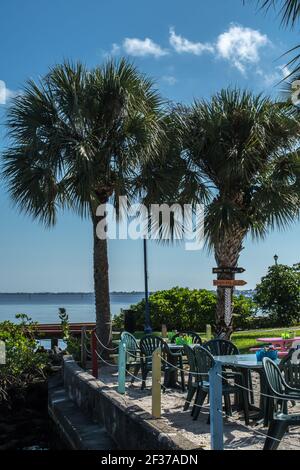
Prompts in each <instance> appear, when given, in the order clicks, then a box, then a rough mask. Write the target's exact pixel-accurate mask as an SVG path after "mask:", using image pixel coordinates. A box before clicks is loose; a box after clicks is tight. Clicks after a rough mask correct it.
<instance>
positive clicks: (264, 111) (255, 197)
mask: <svg viewBox="0 0 300 470" xmlns="http://www.w3.org/2000/svg"><path fill="white" fill-rule="evenodd" d="M173 122H175V128H177V129H178V132H177V136H179V137H178V138H179V139H180V140H181V148H180V156H181V160H182V164H181V169H182V181H183V180H184V178H186V171H187V169H188V179H187V185H188V189H190V188H192V189H193V193H194V195H193V198H192V199H195V197H196V200H197V201H199V200H202V201H204V202H205V203H206V208H205V221H204V234H205V241H206V245H207V247H208V248H209V249H210V250H212V251H214V255H215V260H216V263H217V266H218V267H232V268H233V267H237V265H238V261H239V257H240V254H241V251H242V249H243V243H244V241H245V238H246V236H247V235H248V234H250V235H252V236H253V237H254V238H260V237H261V238H264V237H266V235H267V233H268V232H269V231H270V230H271V229H274V228H275V227H280V228H283V227H286V226H288V225H289V224H290V223H291V222H292V221H294V220H295V218H296V217H298V216H299V207H300V158H299V153H298V152H297V151H296V150H295V149H296V148H297V147H296V146H297V143H298V139H299V125H298V122H297V121H296V120H295V119H294V118H293V117H292V116H290V115H289V114H288V113H287V111H286V109H285V108H284V107H283V105H282V104H276V103H273V102H271V101H270V100H269V99H268V98H264V97H262V96H254V95H253V94H251V93H248V92H241V91H239V90H232V89H228V90H222V91H221V92H220V93H218V94H216V95H215V96H214V97H213V98H212V99H211V100H210V101H205V100H203V101H196V102H195V103H194V104H193V106H191V107H189V108H182V109H181V111H180V112H179V113H178V119H177V122H176V120H173ZM173 152H174V146H173V144H172V148H171V149H170V160H171V159H172V158H174V156H173ZM175 167H176V169H177V171H178V169H179V168H180V165H179V164H178V156H177V157H175ZM193 175H194V176H193ZM185 186H186V185H185V184H183V185H182V182H181V183H180V184H179V185H178V188H179V189H178V193H180V194H181V195H182V194H183V195H184V198H183V199H184V202H187V199H190V200H192V199H191V194H190V191H186V190H185ZM180 194H179V198H180ZM253 256H255V253H253ZM232 278H233V275H230V274H229V275H220V276H219V279H232ZM232 293H233V292H231V295H232ZM224 302H225V299H224V289H222V288H218V304H217V312H216V331H217V334H221V333H222V334H223V335H225V336H226V337H227V338H229V337H230V335H231V333H232V331H233V325H232V321H231V323H230V324H227V322H226V321H225V317H224Z"/></svg>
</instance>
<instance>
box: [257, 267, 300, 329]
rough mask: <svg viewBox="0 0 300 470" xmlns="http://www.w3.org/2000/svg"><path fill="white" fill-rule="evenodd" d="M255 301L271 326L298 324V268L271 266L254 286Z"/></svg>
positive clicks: (299, 283)
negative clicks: (269, 320) (268, 317)
mask: <svg viewBox="0 0 300 470" xmlns="http://www.w3.org/2000/svg"><path fill="white" fill-rule="evenodd" d="M255 301H256V303H257V305H258V306H259V307H260V308H261V310H262V311H263V312H264V313H266V314H268V315H269V316H270V318H271V320H272V325H273V326H285V327H287V328H288V327H289V326H292V325H299V323H300V267H299V265H295V266H292V267H291V266H287V265H284V264H278V265H275V266H271V267H270V268H269V270H268V273H267V275H266V276H265V277H263V278H262V280H261V282H260V283H259V284H258V285H257V286H256V294H255Z"/></svg>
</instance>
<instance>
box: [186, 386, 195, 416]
mask: <svg viewBox="0 0 300 470" xmlns="http://www.w3.org/2000/svg"><path fill="white" fill-rule="evenodd" d="M195 392H196V388H195V387H193V386H192V384H191V385H188V392H187V397H186V401H185V404H184V407H183V411H187V410H188V409H189V407H190V404H191V403H192V399H193V396H194V395H195Z"/></svg>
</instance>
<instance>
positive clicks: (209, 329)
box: [206, 325, 212, 341]
mask: <svg viewBox="0 0 300 470" xmlns="http://www.w3.org/2000/svg"><path fill="white" fill-rule="evenodd" d="M211 337H212V334H211V325H206V339H207V341H210V340H211Z"/></svg>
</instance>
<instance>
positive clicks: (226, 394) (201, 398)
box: [192, 346, 249, 425]
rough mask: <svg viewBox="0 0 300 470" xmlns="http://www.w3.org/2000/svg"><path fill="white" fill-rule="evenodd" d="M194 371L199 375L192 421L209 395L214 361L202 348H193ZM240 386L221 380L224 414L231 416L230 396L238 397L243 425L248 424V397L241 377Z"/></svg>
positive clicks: (196, 417)
mask: <svg viewBox="0 0 300 470" xmlns="http://www.w3.org/2000/svg"><path fill="white" fill-rule="evenodd" d="M194 352H195V360H196V370H197V372H198V373H199V376H198V383H197V392H196V398H195V404H194V406H193V410H192V416H193V419H194V420H196V419H198V416H199V414H200V411H201V408H202V406H203V403H204V402H205V399H206V397H207V396H208V395H209V391H210V383H209V371H210V369H211V368H212V367H213V366H214V365H215V360H214V358H213V356H212V354H211V353H210V352H209V351H208V350H207V349H206V348H204V347H202V346H194ZM241 385H242V387H238V386H237V385H235V384H232V385H231V384H230V383H228V382H227V380H223V383H222V394H223V398H224V405H225V412H226V415H227V416H232V408H231V403H230V395H232V394H234V395H235V396H238V397H239V402H240V403H241V406H242V407H243V410H244V416H245V424H247V425H248V424H249V408H248V397H247V391H246V390H245V383H244V381H243V378H242V376H241Z"/></svg>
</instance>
